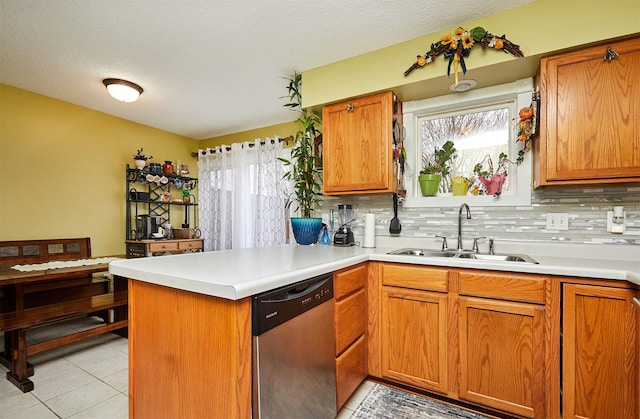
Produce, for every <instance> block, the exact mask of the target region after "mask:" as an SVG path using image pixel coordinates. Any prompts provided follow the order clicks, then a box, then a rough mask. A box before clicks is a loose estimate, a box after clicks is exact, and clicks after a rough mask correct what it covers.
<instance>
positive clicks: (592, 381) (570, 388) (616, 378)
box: [562, 284, 640, 418]
mask: <svg viewBox="0 0 640 419" xmlns="http://www.w3.org/2000/svg"><path fill="white" fill-rule="evenodd" d="M633 296H634V292H633V291H631V290H626V289H618V288H608V287H596V286H588V285H574V284H565V285H564V294H563V298H564V304H563V316H562V317H563V334H562V336H563V338H562V344H563V345H562V346H563V351H562V363H563V373H562V378H563V380H562V382H563V392H562V394H563V402H562V411H563V415H562V416H563V418H638V417H639V416H638V415H639V414H640V412H639V411H638V403H639V401H638V400H639V396H638V394H640V389H639V388H638V380H639V379H640V378H639V376H638V375H639V372H638V357H639V355H638V335H637V333H638V318H639V317H640V315H639V314H638V310H637V309H636V308H635V307H634V305H633V302H632V299H633Z"/></svg>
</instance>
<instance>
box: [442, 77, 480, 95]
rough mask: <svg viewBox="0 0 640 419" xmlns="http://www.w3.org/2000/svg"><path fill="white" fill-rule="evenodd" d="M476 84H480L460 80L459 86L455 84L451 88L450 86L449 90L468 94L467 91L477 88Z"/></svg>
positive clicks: (470, 80)
mask: <svg viewBox="0 0 640 419" xmlns="http://www.w3.org/2000/svg"><path fill="white" fill-rule="evenodd" d="M476 84H478V82H477V81H475V80H472V79H468V80H458V84H457V85H456V84H455V83H452V84H451V86H449V90H451V91H452V92H457V93H460V92H466V91H467V90H469V89H471V88H473V87H476Z"/></svg>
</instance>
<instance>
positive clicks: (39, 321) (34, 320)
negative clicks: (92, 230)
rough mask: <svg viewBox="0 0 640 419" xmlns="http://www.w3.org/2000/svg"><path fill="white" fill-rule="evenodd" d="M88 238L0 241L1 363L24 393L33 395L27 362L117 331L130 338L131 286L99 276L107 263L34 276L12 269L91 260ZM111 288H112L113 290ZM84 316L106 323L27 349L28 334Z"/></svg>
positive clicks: (36, 272)
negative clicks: (129, 308) (47, 353)
mask: <svg viewBox="0 0 640 419" xmlns="http://www.w3.org/2000/svg"><path fill="white" fill-rule="evenodd" d="M90 257H91V247H90V241H89V238H80V239H53V240H25V241H0V332H2V333H4V343H5V346H4V348H5V349H4V353H2V354H0V362H2V363H3V364H5V365H6V366H7V367H8V368H10V371H9V372H7V379H8V380H9V381H11V382H12V383H13V384H14V385H16V386H17V387H18V388H20V389H21V390H22V391H23V392H28V391H31V390H33V388H34V387H33V382H32V381H31V380H29V378H28V377H30V376H32V375H33V374H34V369H33V366H32V365H30V364H29V363H28V362H27V357H28V356H31V355H35V354H37V353H40V352H42V351H45V350H48V349H52V348H55V347H58V346H61V345H65V344H68V343H71V342H76V341H78V340H81V339H85V338H88V337H91V336H95V335H98V334H102V333H107V332H115V331H118V332H120V334H124V335H125V336H126V328H127V325H128V321H127V303H128V295H127V283H126V279H124V278H117V277H116V278H114V283H113V286H112V287H109V283H110V281H109V280H108V277H107V278H105V277H100V276H98V277H95V275H96V274H98V273H104V272H106V271H107V270H108V265H107V264H96V265H88V266H78V267H65V268H59V269H49V270H41V271H32V272H21V271H19V270H16V269H13V268H11V266H14V265H17V264H31V263H45V262H50V261H73V260H78V259H89V258H90ZM110 288H113V290H111V289H110ZM86 315H97V316H99V317H101V318H102V319H103V323H102V324H100V325H98V326H96V327H93V328H91V329H88V330H83V331H80V332H76V333H72V334H69V335H65V336H59V337H54V338H52V339H50V340H47V341H44V342H40V343H34V344H27V340H26V335H27V330H28V329H30V328H32V327H36V326H41V325H46V324H51V323H54V322H57V321H61V320H68V319H73V318H77V317H80V316H86Z"/></svg>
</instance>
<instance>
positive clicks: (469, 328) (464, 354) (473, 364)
mask: <svg viewBox="0 0 640 419" xmlns="http://www.w3.org/2000/svg"><path fill="white" fill-rule="evenodd" d="M458 327H459V331H460V399H462V400H467V401H470V402H473V403H479V404H482V405H484V406H488V407H492V408H496V409H500V410H503V411H506V412H510V413H515V414H518V415H520V416H525V417H539V418H540V417H544V415H543V412H544V403H545V398H544V390H545V387H544V365H545V346H544V308H543V306H540V305H536V304H525V303H515V302H510V301H500V300H490V299H485V298H473V297H460V300H459V324H458Z"/></svg>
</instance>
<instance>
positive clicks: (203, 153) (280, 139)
mask: <svg viewBox="0 0 640 419" xmlns="http://www.w3.org/2000/svg"><path fill="white" fill-rule="evenodd" d="M278 141H279V142H283V141H284V142H285V143H287V144H288V143H289V141H293V135H290V136H288V137H285V138H279V139H278ZM271 143H272V144H273V140H271ZM260 144H261V145H264V144H266V143H265V142H264V141H260ZM254 145H255V143H249V147H253V146H254ZM226 150H227V151H231V147H226ZM215 152H216V151H215V150H213V153H215ZM206 153H207V152H206V151H205V150H203V151H202V155H203V156H204V155H205V154H206ZM191 157H198V152H197V151H194V152H192V153H191Z"/></svg>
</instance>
